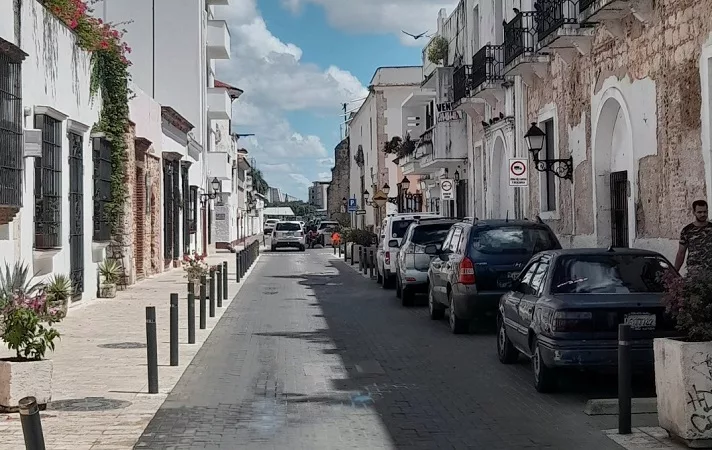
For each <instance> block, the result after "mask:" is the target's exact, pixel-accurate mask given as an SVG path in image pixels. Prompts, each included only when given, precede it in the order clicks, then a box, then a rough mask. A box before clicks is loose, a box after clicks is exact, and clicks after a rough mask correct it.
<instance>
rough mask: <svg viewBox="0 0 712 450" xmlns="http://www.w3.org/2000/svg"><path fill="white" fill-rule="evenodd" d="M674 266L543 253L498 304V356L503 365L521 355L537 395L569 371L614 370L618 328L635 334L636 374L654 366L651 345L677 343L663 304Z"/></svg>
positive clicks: (629, 256)
mask: <svg viewBox="0 0 712 450" xmlns="http://www.w3.org/2000/svg"><path fill="white" fill-rule="evenodd" d="M672 267H673V266H672V264H670V262H669V261H668V260H666V259H665V257H663V256H662V255H660V254H659V253H656V252H652V251H647V250H637V249H608V250H606V249H575V250H556V251H547V252H542V253H540V254H538V255H536V256H535V257H534V258H532V260H531V261H530V262H529V263H528V264H527V266H526V267H525V268H524V270H523V271H522V273H521V275H520V276H519V277H518V278H517V280H516V281H515V283H514V285H513V286H512V290H511V291H509V292H507V293H506V294H505V295H503V296H502V298H501V300H500V304H499V314H498V317H497V319H498V320H497V322H498V328H499V330H498V336H497V352H498V356H499V360H500V361H501V362H502V363H504V364H511V363H514V362H516V361H517V359H518V357H519V355H520V354H522V355H524V356H526V357H527V358H530V359H531V360H532V365H533V367H534V387H535V388H536V390H537V391H539V392H548V391H551V390H553V389H554V388H555V387H556V384H557V378H558V370H559V369H560V368H565V367H573V368H577V369H582V368H589V369H590V368H596V369H601V368H615V367H617V364H618V325H619V324H621V323H626V324H629V325H630V326H631V328H632V344H631V353H632V358H633V366H634V368H637V369H642V370H646V371H648V372H649V371H650V370H652V366H653V338H656V337H670V336H674V335H675V322H674V320H672V319H671V318H670V317H669V316H668V315H667V314H666V313H665V307H664V306H663V303H662V296H663V292H664V288H665V286H664V282H663V275H664V274H665V273H666V272H667V271H670V270H674V269H672Z"/></svg>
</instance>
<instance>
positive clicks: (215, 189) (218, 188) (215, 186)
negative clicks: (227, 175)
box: [200, 178, 222, 204]
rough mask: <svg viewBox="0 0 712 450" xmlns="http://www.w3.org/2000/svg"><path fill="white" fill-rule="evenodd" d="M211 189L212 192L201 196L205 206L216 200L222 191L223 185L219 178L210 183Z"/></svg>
mask: <svg viewBox="0 0 712 450" xmlns="http://www.w3.org/2000/svg"><path fill="white" fill-rule="evenodd" d="M210 187H211V188H212V190H213V191H212V192H208V193H207V194H200V202H201V203H203V204H205V202H207V201H208V200H214V199H215V197H217V196H218V193H219V192H220V191H221V190H222V183H220V180H218V179H217V178H213V181H211V182H210Z"/></svg>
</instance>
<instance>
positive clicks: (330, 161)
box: [317, 158, 334, 167]
mask: <svg viewBox="0 0 712 450" xmlns="http://www.w3.org/2000/svg"><path fill="white" fill-rule="evenodd" d="M317 163H318V164H319V165H320V166H321V167H333V165H334V158H322V159H320V160H318V161H317Z"/></svg>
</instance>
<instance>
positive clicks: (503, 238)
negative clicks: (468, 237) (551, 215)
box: [471, 226, 560, 255]
mask: <svg viewBox="0 0 712 450" xmlns="http://www.w3.org/2000/svg"><path fill="white" fill-rule="evenodd" d="M471 246H472V250H474V251H475V252H480V253H488V254H501V253H521V254H532V255H533V254H536V253H539V252H542V251H544V250H553V249H556V248H560V246H559V243H558V242H557V241H556V238H555V237H554V235H553V234H552V233H551V231H549V230H548V229H547V228H543V227H532V226H502V227H487V228H479V227H478V228H476V229H475V230H474V233H473V236H472V244H471Z"/></svg>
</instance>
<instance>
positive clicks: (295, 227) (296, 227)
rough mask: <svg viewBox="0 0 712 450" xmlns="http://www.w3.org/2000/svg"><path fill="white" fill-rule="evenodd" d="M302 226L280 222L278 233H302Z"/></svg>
mask: <svg viewBox="0 0 712 450" xmlns="http://www.w3.org/2000/svg"><path fill="white" fill-rule="evenodd" d="M301 229H302V226H301V225H299V224H298V223H293V222H279V223H278V224H277V231H301Z"/></svg>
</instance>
